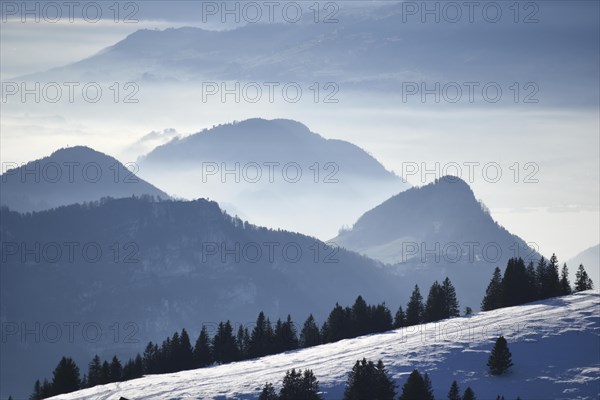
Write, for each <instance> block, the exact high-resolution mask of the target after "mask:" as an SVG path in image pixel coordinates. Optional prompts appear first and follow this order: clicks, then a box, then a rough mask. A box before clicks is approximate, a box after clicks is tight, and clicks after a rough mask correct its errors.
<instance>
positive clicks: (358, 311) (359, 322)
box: [349, 296, 369, 337]
mask: <svg viewBox="0 0 600 400" xmlns="http://www.w3.org/2000/svg"><path fill="white" fill-rule="evenodd" d="M351 318H352V321H351V328H350V329H351V331H350V332H349V335H350V337H357V336H362V335H365V334H367V333H368V332H369V307H368V306H367V303H366V302H365V300H364V299H363V298H362V296H358V297H357V298H356V301H355V302H354V305H353V306H352V317H351Z"/></svg>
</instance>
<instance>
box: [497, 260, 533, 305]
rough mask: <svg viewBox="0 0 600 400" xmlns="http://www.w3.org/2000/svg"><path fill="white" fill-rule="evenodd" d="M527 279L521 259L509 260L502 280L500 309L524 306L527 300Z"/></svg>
mask: <svg viewBox="0 0 600 400" xmlns="http://www.w3.org/2000/svg"><path fill="white" fill-rule="evenodd" d="M529 296H530V294H529V293H528V278H527V269H526V267H525V262H524V261H523V259H522V258H511V259H509V260H508V263H507V264H506V269H505V270H504V276H503V278H502V295H501V299H502V300H501V303H502V307H510V306H515V305H518V304H524V303H526V302H527V301H528V300H529Z"/></svg>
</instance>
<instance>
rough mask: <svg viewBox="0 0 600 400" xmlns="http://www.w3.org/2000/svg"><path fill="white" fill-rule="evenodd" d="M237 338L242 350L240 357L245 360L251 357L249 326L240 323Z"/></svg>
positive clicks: (238, 345) (239, 348) (239, 347)
mask: <svg viewBox="0 0 600 400" xmlns="http://www.w3.org/2000/svg"><path fill="white" fill-rule="evenodd" d="M235 340H236V343H237V347H238V350H239V352H240V359H241V360H245V359H247V358H248V357H250V355H249V351H250V335H249V334H248V328H246V327H244V326H243V325H240V327H239V328H238V331H237V334H236V335H235Z"/></svg>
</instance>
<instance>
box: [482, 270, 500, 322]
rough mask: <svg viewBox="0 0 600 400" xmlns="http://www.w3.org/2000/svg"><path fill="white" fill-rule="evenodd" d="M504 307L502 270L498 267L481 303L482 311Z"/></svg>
mask: <svg viewBox="0 0 600 400" xmlns="http://www.w3.org/2000/svg"><path fill="white" fill-rule="evenodd" d="M500 307H502V275H501V273H500V268H498V267H496V269H495V270H494V274H493V275H492V279H491V281H490V283H489V285H488V287H487V289H486V290H485V296H484V297H483V301H482V302H481V311H490V310H495V309H497V308H500Z"/></svg>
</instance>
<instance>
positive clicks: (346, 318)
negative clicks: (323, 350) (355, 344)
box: [322, 303, 353, 343]
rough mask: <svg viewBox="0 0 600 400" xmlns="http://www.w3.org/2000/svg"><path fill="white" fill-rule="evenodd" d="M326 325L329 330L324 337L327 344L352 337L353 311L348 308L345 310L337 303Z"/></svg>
mask: <svg viewBox="0 0 600 400" xmlns="http://www.w3.org/2000/svg"><path fill="white" fill-rule="evenodd" d="M326 324H327V325H326V327H327V329H326V331H324V335H323V336H322V338H323V341H324V342H325V343H332V342H337V341H338V340H342V339H347V338H350V337H352V333H353V330H352V310H351V309H350V308H348V307H346V308H343V307H342V306H340V305H339V304H338V303H336V304H335V307H333V310H331V312H330V313H329V317H327V322H326Z"/></svg>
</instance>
